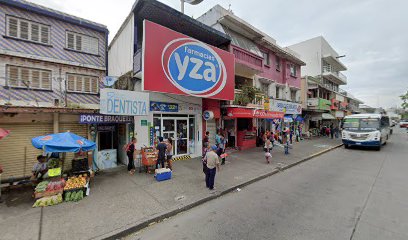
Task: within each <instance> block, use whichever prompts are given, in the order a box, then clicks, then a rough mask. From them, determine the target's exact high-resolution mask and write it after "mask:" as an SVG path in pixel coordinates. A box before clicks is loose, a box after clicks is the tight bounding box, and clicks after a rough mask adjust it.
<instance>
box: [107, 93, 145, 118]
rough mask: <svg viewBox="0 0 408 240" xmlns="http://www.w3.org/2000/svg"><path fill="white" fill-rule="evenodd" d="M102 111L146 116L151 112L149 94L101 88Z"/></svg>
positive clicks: (113, 113)
mask: <svg viewBox="0 0 408 240" xmlns="http://www.w3.org/2000/svg"><path fill="white" fill-rule="evenodd" d="M100 113H101V114H107V115H126V116H145V115H148V114H149V94H148V93H144V92H134V91H127V90H117V89H110V88H104V89H101V97H100Z"/></svg>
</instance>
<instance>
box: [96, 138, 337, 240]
mask: <svg viewBox="0 0 408 240" xmlns="http://www.w3.org/2000/svg"><path fill="white" fill-rule="evenodd" d="M341 146H343V144H339V145H337V146H333V147H331V148H328V149H325V150H322V151H320V152H317V153H314V154H312V155H310V156H308V157H306V158H304V159H301V160H299V161H297V162H295V163H292V164H289V165H286V166H284V167H282V168H281V169H275V170H273V171H272V172H269V173H267V174H264V175H261V176H258V177H256V178H254V179H251V180H249V181H247V182H244V183H241V184H238V185H235V186H233V187H230V188H228V189H226V190H224V191H222V192H219V193H217V194H214V195H212V196H208V197H206V198H203V199H200V200H198V201H196V202H193V203H190V204H188V205H186V206H183V207H181V208H178V209H175V210H171V211H168V212H166V213H163V214H160V216H157V217H154V218H151V219H148V220H146V221H144V222H142V223H139V224H136V225H134V226H131V227H129V228H127V229H125V230H118V232H117V233H113V234H112V235H110V236H107V237H103V235H102V236H99V237H95V238H93V239H98V238H100V237H101V239H106V240H116V239H121V238H123V237H126V236H128V235H130V234H132V233H136V232H138V231H140V230H142V229H144V228H146V227H148V226H150V225H152V224H154V223H158V222H161V221H162V220H164V219H166V218H169V217H173V216H175V215H177V214H179V213H182V212H184V211H187V210H190V209H192V208H194V207H197V206H199V205H202V204H204V203H206V202H209V201H211V200H214V199H216V198H219V197H221V196H224V195H226V194H228V193H231V192H233V191H235V189H237V188H243V187H245V186H248V185H250V184H252V183H255V182H258V181H260V180H262V179H265V178H267V177H270V176H272V175H275V174H276V173H278V172H280V171H283V170H286V169H289V168H292V167H294V166H296V165H299V164H301V163H303V162H306V161H308V160H311V159H313V158H315V157H317V156H320V155H322V154H325V153H327V152H330V151H332V150H334V149H336V148H339V147H341Z"/></svg>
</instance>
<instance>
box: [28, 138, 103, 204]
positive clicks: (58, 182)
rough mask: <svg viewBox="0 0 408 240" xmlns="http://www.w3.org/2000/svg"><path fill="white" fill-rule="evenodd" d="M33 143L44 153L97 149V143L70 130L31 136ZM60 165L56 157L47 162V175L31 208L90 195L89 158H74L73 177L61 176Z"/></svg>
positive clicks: (36, 191)
mask: <svg viewBox="0 0 408 240" xmlns="http://www.w3.org/2000/svg"><path fill="white" fill-rule="evenodd" d="M31 142H32V144H33V146H34V147H36V148H38V149H42V150H43V151H44V153H47V154H49V153H63V152H74V153H78V152H87V151H90V150H93V149H95V148H96V144H95V143H94V142H92V141H89V140H88V139H86V138H83V137H80V136H78V135H75V134H73V133H70V132H66V133H57V134H50V135H46V136H40V137H36V138H33V139H32V141H31ZM61 168H62V164H61V160H59V159H50V160H49V161H48V176H49V178H47V179H45V180H44V181H42V182H40V183H39V184H38V185H37V187H36V189H35V193H34V197H35V198H36V199H37V200H36V202H35V203H34V205H33V207H45V206H52V205H56V204H59V203H61V202H63V201H66V202H69V201H74V202H76V201H79V200H81V199H83V197H84V196H86V195H88V194H89V190H90V188H89V180H90V175H91V173H90V170H89V167H88V159H86V158H82V159H74V160H73V162H72V171H71V172H72V176H70V177H61V175H62V171H61Z"/></svg>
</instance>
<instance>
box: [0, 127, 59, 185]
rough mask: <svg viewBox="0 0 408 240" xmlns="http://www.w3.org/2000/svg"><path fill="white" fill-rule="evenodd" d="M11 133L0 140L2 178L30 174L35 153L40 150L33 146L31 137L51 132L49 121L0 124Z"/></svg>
mask: <svg viewBox="0 0 408 240" xmlns="http://www.w3.org/2000/svg"><path fill="white" fill-rule="evenodd" d="M0 127H1V128H4V129H7V130H10V131H11V133H10V135H9V136H7V137H6V138H4V139H2V140H1V141H0V165H2V166H3V170H4V172H3V174H2V178H3V179H7V178H10V177H23V176H30V175H31V170H32V167H33V165H34V164H35V163H36V162H37V155H39V154H41V153H42V151H41V150H38V149H36V148H34V147H33V145H32V144H31V139H32V138H33V137H37V136H43V135H46V134H50V133H53V127H52V124H51V123H30V124H0Z"/></svg>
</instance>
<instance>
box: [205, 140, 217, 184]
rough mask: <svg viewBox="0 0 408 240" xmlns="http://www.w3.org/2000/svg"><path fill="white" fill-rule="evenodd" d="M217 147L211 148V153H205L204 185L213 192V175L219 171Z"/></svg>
mask: <svg viewBox="0 0 408 240" xmlns="http://www.w3.org/2000/svg"><path fill="white" fill-rule="evenodd" d="M217 149H218V148H217V146H215V145H214V146H212V147H211V151H210V152H208V153H207V174H206V176H205V184H206V186H207V188H209V189H210V190H214V189H215V188H214V180H215V173H216V172H217V170H216V169H217V168H218V171H219V170H220V159H219V158H218V155H217V153H216V151H217Z"/></svg>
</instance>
